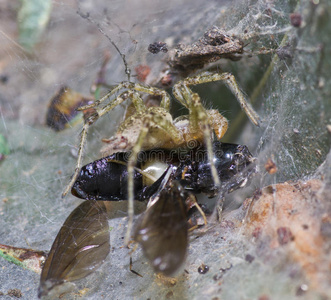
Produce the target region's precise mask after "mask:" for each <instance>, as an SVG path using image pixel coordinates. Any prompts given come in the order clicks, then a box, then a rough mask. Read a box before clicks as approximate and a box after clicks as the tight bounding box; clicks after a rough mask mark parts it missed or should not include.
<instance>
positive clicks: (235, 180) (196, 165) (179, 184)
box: [72, 141, 255, 275]
mask: <svg viewBox="0 0 331 300" xmlns="http://www.w3.org/2000/svg"><path fill="white" fill-rule="evenodd" d="M140 154H142V155H139V157H140V158H139V159H138V163H137V168H136V169H135V171H134V180H135V185H134V187H135V188H134V194H135V200H138V201H144V200H149V204H148V208H147V210H146V211H145V212H144V213H143V214H142V215H141V216H140V217H139V219H138V220H137V222H136V224H135V231H134V234H133V236H134V239H135V240H136V241H137V242H139V243H140V244H141V246H142V248H143V251H144V254H145V256H146V257H147V259H148V260H149V261H150V262H151V264H152V266H153V268H154V270H155V271H156V272H161V273H163V274H165V275H171V274H173V273H174V272H175V271H176V270H178V268H179V267H180V265H181V264H182V263H183V261H184V258H185V255H186V249H187V245H188V224H187V221H188V210H189V208H190V203H192V202H193V203H195V202H196V200H195V195H197V194H199V193H204V194H206V195H208V196H209V197H214V196H216V195H218V194H219V193H221V194H222V196H223V194H224V193H226V192H230V191H232V190H234V189H236V188H239V187H242V186H244V185H245V184H246V183H247V179H248V178H249V177H250V175H251V174H252V173H254V172H255V167H254V164H252V162H253V161H254V158H253V156H252V155H251V154H250V152H249V150H248V148H247V147H246V146H242V145H235V144H225V143H221V142H219V141H214V142H213V154H214V156H213V161H214V165H215V167H216V170H217V174H218V176H219V178H220V180H221V182H222V184H221V186H216V185H215V182H214V180H213V177H212V173H211V166H210V161H209V158H208V156H207V150H206V149H204V148H203V147H196V148H194V149H186V151H183V150H182V151H179V150H178V151H176V152H175V151H166V150H161V149H160V150H153V151H146V152H142V153H140ZM158 154H159V155H158ZM128 157H129V154H128V153H116V154H113V155H111V156H108V157H105V158H102V159H100V160H96V161H94V162H92V163H90V164H88V165H86V166H84V167H83V168H82V169H81V172H80V174H79V176H78V178H77V180H76V182H75V184H74V186H73V188H72V193H73V195H75V196H77V197H79V198H83V199H89V200H111V201H117V200H127V182H128V171H127V158H128ZM155 158H158V159H157V163H156V166H155V167H154V169H156V170H157V172H156V174H157V173H158V174H159V175H157V176H155V174H151V172H149V173H148V169H150V168H151V167H153V159H154V163H155ZM160 163H163V166H160ZM145 164H147V167H146V165H145ZM162 172H163V174H162ZM151 176H153V177H154V180H152V178H151Z"/></svg>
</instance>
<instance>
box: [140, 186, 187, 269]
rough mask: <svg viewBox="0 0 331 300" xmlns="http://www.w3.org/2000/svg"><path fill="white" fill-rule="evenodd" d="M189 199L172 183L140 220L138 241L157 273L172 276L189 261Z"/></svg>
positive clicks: (184, 192) (181, 188) (157, 195)
mask: <svg viewBox="0 0 331 300" xmlns="http://www.w3.org/2000/svg"><path fill="white" fill-rule="evenodd" d="M187 198H188V194H187V192H186V191H185V190H184V189H183V187H182V186H181V185H180V184H179V183H178V182H177V181H171V180H170V182H169V183H168V184H167V185H166V187H165V188H164V189H162V190H161V191H159V192H158V193H157V194H156V195H155V196H154V198H153V199H152V200H151V202H152V204H151V206H149V208H148V209H147V210H146V211H145V212H144V213H143V214H142V215H141V216H140V218H139V219H138V221H137V224H136V228H135V233H134V239H135V240H136V241H137V242H139V243H140V244H141V246H142V248H143V252H144V254H145V256H146V257H147V259H148V260H149V261H150V262H151V264H152V265H153V268H154V270H155V271H156V272H162V273H163V274H165V275H172V274H173V273H174V272H176V271H177V270H178V268H179V267H180V266H181V264H182V263H183V261H184V259H185V255H186V249H187V245H188V225H187V208H186V204H185V201H186V199H187Z"/></svg>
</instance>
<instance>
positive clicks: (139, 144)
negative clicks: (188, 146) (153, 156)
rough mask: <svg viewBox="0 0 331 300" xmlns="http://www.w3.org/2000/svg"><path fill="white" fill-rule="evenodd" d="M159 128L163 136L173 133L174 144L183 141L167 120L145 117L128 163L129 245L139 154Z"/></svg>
mask: <svg viewBox="0 0 331 300" xmlns="http://www.w3.org/2000/svg"><path fill="white" fill-rule="evenodd" d="M155 125H157V127H158V128H159V130H160V132H161V134H162V131H164V132H167V133H169V132H170V133H171V136H172V138H173V140H174V143H178V142H179V141H182V136H181V133H180V131H179V130H178V129H176V127H175V126H174V125H173V124H172V123H171V122H169V120H166V119H162V118H161V119H160V117H159V116H158V114H155V113H152V112H150V113H147V114H146V116H145V117H144V121H143V125H142V128H141V129H140V133H139V136H138V139H137V141H136V143H135V145H134V146H133V148H132V151H131V155H130V158H129V161H128V166H127V170H128V217H129V220H128V228H127V232H126V235H125V239H124V243H125V244H128V242H129V240H130V236H131V232H132V227H133V216H134V178H133V176H134V172H133V171H134V168H135V165H136V162H137V158H138V154H139V152H140V151H141V150H142V149H143V144H144V142H145V140H146V138H147V136H148V134H149V132H150V130H151V129H152V128H153V127H155Z"/></svg>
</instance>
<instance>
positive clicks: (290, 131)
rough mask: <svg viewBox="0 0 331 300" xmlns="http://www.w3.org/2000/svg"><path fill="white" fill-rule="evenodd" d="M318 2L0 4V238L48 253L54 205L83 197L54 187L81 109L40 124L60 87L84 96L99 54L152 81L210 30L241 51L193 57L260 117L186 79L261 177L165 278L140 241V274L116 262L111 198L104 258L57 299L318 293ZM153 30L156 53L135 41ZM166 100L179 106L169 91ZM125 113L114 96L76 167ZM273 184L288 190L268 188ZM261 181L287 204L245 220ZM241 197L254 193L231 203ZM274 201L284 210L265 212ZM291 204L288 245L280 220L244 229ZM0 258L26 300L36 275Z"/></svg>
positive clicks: (112, 65)
mask: <svg viewBox="0 0 331 300" xmlns="http://www.w3.org/2000/svg"><path fill="white" fill-rule="evenodd" d="M330 13H331V5H330V3H329V2H328V1H318V0H301V1H266V0H260V1H239V0H237V1H221V0H213V1H212V0H208V1H204V2H202V1H197V0H193V1H192V0H181V1H179V0H170V1H159V0H157V1H148V0H141V1H134V0H132V1H116V0H115V1H101V0H98V1H89V0H85V1H40V0H39V1H38V0H37V1H36V0H34V1H5V0H0V24H1V26H0V114H1V122H0V155H1V162H0V216H1V217H0V228H1V230H0V243H1V244H6V245H11V246H15V247H22V248H32V249H36V250H49V249H50V247H51V245H52V242H53V240H54V238H55V236H56V234H57V232H58V231H59V229H60V228H61V225H62V224H63V222H64V221H65V219H66V217H67V216H68V215H69V214H70V212H71V211H72V210H73V209H74V208H75V207H76V206H77V205H79V204H80V203H81V201H80V200H78V199H76V198H74V197H73V196H71V195H69V196H68V197H66V198H64V199H62V198H61V193H62V191H63V189H64V187H65V185H66V184H67V183H68V181H69V179H70V176H71V175H72V173H73V170H74V167H75V163H76V155H77V150H76V149H77V145H78V143H79V134H80V131H81V126H82V122H81V121H80V118H81V116H80V118H79V116H78V119H76V120H77V121H76V122H73V123H70V124H69V125H67V126H66V127H67V128H65V129H63V130H60V131H56V130H54V127H53V128H50V127H49V126H47V122H46V119H47V118H46V115H47V112H48V111H49V106H50V103H51V99H52V98H53V97H54V95H56V94H57V93H58V92H59V90H60V89H61V88H62V87H69V88H71V89H72V90H73V91H75V92H77V93H80V94H81V95H83V98H84V99H94V97H95V96H96V94H95V93H91V87H92V86H93V84H94V83H95V81H96V80H97V79H98V78H99V77H100V76H98V72H99V71H100V69H101V68H102V66H103V63H104V61H105V59H109V61H108V63H107V64H106V65H105V67H104V69H103V70H104V76H103V79H104V80H105V82H106V83H107V84H108V85H110V86H114V85H116V84H118V83H120V82H121V81H123V80H124V81H125V80H128V74H127V72H126V71H127V70H130V71H131V73H130V76H131V80H132V81H134V82H138V81H139V80H140V81H143V82H144V83H146V84H150V85H160V80H161V78H162V76H163V75H164V70H165V69H167V68H169V64H168V63H169V57H170V55H171V53H173V52H174V51H175V49H176V46H177V45H178V44H184V45H190V44H192V43H194V42H197V41H198V40H199V39H201V38H202V37H203V35H204V33H205V32H206V31H207V30H209V29H210V28H212V27H213V26H217V27H218V28H221V29H222V30H224V31H225V32H227V33H228V34H233V35H235V36H237V37H240V38H241V39H242V41H243V42H244V45H245V48H244V50H245V51H244V54H243V55H242V58H241V59H240V60H239V61H232V60H229V59H221V60H218V61H216V62H214V63H212V64H211V65H206V66H205V69H210V70H216V71H219V72H220V71H226V72H231V73H232V74H234V75H235V77H236V78H237V81H238V83H239V85H240V87H241V89H242V90H243V91H244V92H245V94H246V95H247V96H248V98H249V99H250V100H251V102H252V105H253V106H254V107H255V108H256V110H257V111H258V112H259V114H260V116H261V119H262V123H261V126H260V127H259V128H257V127H255V126H254V125H253V124H251V123H250V122H249V121H248V120H247V117H246V116H245V115H244V114H243V113H241V111H240V107H239V105H238V103H237V101H236V100H235V97H234V96H233V94H232V93H231V92H230V91H229V90H228V89H227V87H225V86H224V84H222V83H220V82H215V83H208V84H203V85H200V86H198V87H194V88H193V89H194V91H196V92H198V93H199V95H200V96H201V99H202V101H203V103H204V105H205V107H207V108H211V107H212V108H217V109H219V110H220V112H221V113H222V114H224V116H226V117H227V118H228V119H229V122H230V127H229V130H228V133H227V134H226V136H225V137H224V139H223V141H225V142H231V143H239V144H244V145H247V146H248V147H249V149H250V150H251V152H252V153H253V154H254V155H255V156H256V157H257V158H258V160H257V161H258V165H259V173H258V174H257V175H256V176H255V177H254V180H253V182H252V184H251V186H250V187H249V188H248V189H245V190H243V191H238V193H233V194H231V195H229V197H227V200H226V203H227V205H226V207H225V214H224V219H223V222H222V223H220V224H218V225H215V227H213V228H212V229H211V230H209V231H207V232H206V233H205V234H203V235H201V236H199V237H198V238H196V237H192V240H191V243H190V248H189V251H188V257H187V261H186V263H185V266H184V268H185V270H187V273H186V272H182V274H179V275H178V276H177V277H176V278H175V279H173V280H167V279H164V278H160V277H158V276H157V275H155V274H153V272H152V270H151V268H150V266H149V265H148V264H147V262H146V260H145V259H144V257H143V256H142V253H141V251H140V250H137V251H135V252H134V253H133V261H134V268H135V270H136V271H138V272H139V273H141V274H143V278H140V277H137V276H136V275H135V274H132V273H130V271H129V250H128V249H125V248H123V236H124V234H125V226H126V218H125V216H126V208H125V204H124V207H123V203H119V204H118V203H114V204H111V205H113V207H112V208H111V210H113V211H114V212H115V211H116V213H117V218H114V219H111V220H110V228H111V229H112V230H111V232H110V235H111V251H110V255H109V256H108V259H107V261H106V262H105V264H104V265H103V266H102V267H101V268H100V269H99V270H98V271H97V272H96V273H95V274H93V275H91V276H89V277H87V278H86V279H84V280H82V281H80V282H79V283H78V289H79V290H80V291H81V294H79V293H71V294H70V293H69V294H67V295H65V296H64V297H65V299H74V298H79V297H83V298H84V299H85V298H86V299H100V298H101V297H104V298H108V299H109V298H111V299H132V298H136V299H156V298H158V299H160V298H161V299H261V300H262V299H329V298H330V296H331V291H330V287H329V285H330V284H329V283H330V280H331V276H330V266H331V262H330V258H329V257H328V255H327V254H328V252H329V250H328V249H329V246H330V240H331V229H330V228H331V214H330V212H331V210H330V202H331V197H330V184H331V174H330V173H331V167H330V166H331V154H330V144H331V133H330V132H331V100H330V94H331V84H330V78H331V76H330V72H331V71H330V70H331V60H330V57H331V56H330V54H331V53H330V49H331V47H330V35H331V22H330ZM154 42H165V43H166V44H167V48H168V49H169V51H168V52H167V53H164V52H162V51H161V52H159V53H157V54H153V53H151V52H149V51H148V46H149V45H150V44H152V43H154ZM114 45H115V46H116V47H117V48H118V50H119V51H120V53H119V52H118V51H117V50H116V49H115V47H114ZM123 56H124V57H125V58H124V60H123ZM124 61H125V62H126V64H127V65H126V66H125V64H124ZM146 70H147V71H146ZM144 72H146V74H147V75H146V76H145V73H144ZM197 72H199V70H198V71H197ZM178 79H179V76H175V77H174V78H173V80H174V81H176V80H178ZM165 88H166V87H165ZM166 89H167V91H169V92H171V88H166ZM102 92H105V91H101V94H102ZM172 111H173V113H174V114H176V115H178V114H179V115H180V114H184V113H185V110H184V109H183V108H181V107H180V106H179V105H178V104H176V103H175V101H174V102H173V107H172ZM123 114H124V107H118V108H117V109H116V110H115V111H114V112H112V113H109V114H107V115H106V116H105V117H104V118H102V119H101V120H99V121H98V122H97V123H96V124H95V126H93V128H92V129H91V131H90V134H89V137H88V143H87V146H86V148H85V149H86V151H85V152H86V154H85V156H84V163H88V162H90V161H93V160H95V159H97V158H100V157H101V154H100V149H101V147H102V145H103V143H102V142H101V139H102V138H107V137H110V136H111V135H112V134H113V133H114V130H115V129H116V126H117V125H118V124H119V122H120V121H121V120H122V119H123ZM312 179H314V180H315V181H314V182H313V183H312V182H311V181H310V183H308V184H306V182H308V180H312ZM286 181H287V182H288V184H287V185H286V186H284V185H283V186H277V185H276V184H278V183H283V182H286ZM270 184H271V185H273V188H274V190H277V187H279V190H281V187H282V188H283V189H286V191H287V192H289V191H288V190H287V188H288V187H290V189H289V190H292V187H296V193H295V195H296V196H295V197H294V198H295V199H294V200H293V201H299V202H298V203H297V202H296V203H295V204H296V205H297V204H298V205H297V206H296V205H294V204H293V206H291V207H283V206H282V207H281V209H280V210H279V211H278V210H277V208H275V207H274V206H273V209H272V210H271V211H269V210H268V212H269V213H270V215H269V216H270V218H269V219H263V218H255V219H254V220H253V214H252V211H253V212H255V213H256V215H255V216H261V215H262V212H259V211H258V209H259V208H261V207H263V205H260V204H258V201H259V199H264V198H263V196H264V190H262V188H264V187H266V186H268V185H270ZM305 184H306V185H305ZM305 187H307V188H305ZM273 193H274V194H273ZM293 193H294V190H293ZM269 194H272V195H274V197H273V198H272V199H273V200H270V199H269V201H274V202H263V203H273V205H275V203H276V204H277V203H284V204H286V203H290V202H291V201H292V200H291V199H292V198H291V197H292V196H291V195H289V194H287V193H285V192H284V193H283V194H279V195H278V194H275V192H274V191H273V192H269ZM252 195H254V197H253V200H251V201H252V202H249V200H247V201H248V202H247V203H248V204H247V206H245V205H244V206H240V205H241V204H242V203H243V202H244V200H245V198H246V197H252ZM261 195H262V196H261ZM260 196H261V197H262V198H259V197H260ZM254 201H255V204H254ZM277 201H279V202H277ZM287 201H288V202H287ZM291 203H292V202H291ZM293 203H294V202H293ZM256 205H257V206H256ZM265 205H266V204H265ZM267 206H268V205H266V207H267ZM276 206H277V205H276ZM238 207H239V208H238ZM248 207H249V208H248ZM254 207H255V209H257V211H255V210H254ZM256 207H258V208H256ZM293 207H295V209H294V208H293ZM259 213H260V214H259ZM281 213H282V218H283V217H284V218H285V219H286V221H284V220H283V219H281V218H278V216H279V214H281ZM293 215H295V216H298V219H291V218H292V216H293ZM300 216H301V218H303V217H304V218H306V219H305V220H306V223H307V224H308V223H309V224H315V225H316V228H315V227H314V226H313V225H311V226H310V227H308V229H305V231H304V233H302V232H301V231H300V235H299V234H298V235H297V236H296V235H295V234H293V231H295V229H294V228H292V227H291V226H292V225H288V226H286V228H291V230H292V234H291V235H290V238H289V240H290V241H291V242H285V243H284V236H285V240H286V239H287V238H288V235H289V234H288V231H287V229H286V230H284V229H281V230H280V231H277V232H276V233H270V232H263V230H262V234H261V235H260V233H259V234H257V233H256V232H257V231H256V230H257V228H263V227H265V228H266V227H268V226H271V227H274V228H285V227H284V226H283V225H282V223H283V224H285V223H286V222H289V224H296V226H297V227H300V228H301V229H302V228H303V227H304V226H303V225H306V224H303V223H302V222H303V221H302V219H300ZM254 222H257V223H254ZM259 222H260V223H259ZM264 222H266V223H264ZM300 222H301V223H300ZM266 224H268V226H267V225H266ZM278 226H279V227H278ZM253 227H254V228H253ZM297 227H295V228H297ZM252 228H253V229H252ZM304 228H305V227H304ZM301 229H300V230H301ZM309 229H311V231H310V230H309ZM254 230H255V231H254ZM260 231H261V230H260ZM260 231H259V232H260ZM284 232H285V233H284ZM296 232H299V231H296ZM273 234H274V235H276V236H277V234H278V238H276V239H275V236H274V235H273ZM286 234H287V235H286ZM286 236H287V237H286ZM274 241H276V242H274ZM308 245H311V248H312V249H310V250H309V249H308ZM314 245H315V246H316V248H314V247H313V246H314ZM247 255H249V256H247ZM251 257H253V259H252V258H251ZM201 264H206V265H208V266H209V271H208V273H206V274H204V275H201V274H199V272H198V271H197V269H198V267H199V266H200V265H201ZM0 266H1V267H0V282H1V283H0V293H3V294H5V295H6V294H7V292H8V290H10V289H18V290H20V291H21V293H22V298H23V299H36V298H37V289H38V285H39V275H38V274H36V273H33V272H31V271H28V270H24V269H21V268H20V267H18V266H16V265H14V264H11V263H10V262H7V261H6V260H4V259H2V258H1V260H0ZM82 291H83V292H82ZM3 297H4V299H7V298H8V299H11V298H10V296H8V295H7V296H3Z"/></svg>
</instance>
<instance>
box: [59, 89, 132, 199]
mask: <svg viewBox="0 0 331 300" xmlns="http://www.w3.org/2000/svg"><path fill="white" fill-rule="evenodd" d="M131 96H132V93H128V92H124V93H122V94H121V95H119V96H118V97H117V98H115V99H114V100H113V101H111V102H109V103H108V104H107V105H105V106H104V107H102V108H99V109H94V111H93V113H91V114H90V115H89V116H88V117H87V118H85V119H84V126H83V129H82V132H81V135H80V142H79V146H78V154H77V162H76V166H75V172H74V174H73V176H72V178H71V180H70V182H69V183H68V185H67V186H66V188H65V190H64V191H63V193H62V197H65V196H66V195H67V194H68V193H69V191H70V190H71V188H72V187H73V185H74V183H75V181H76V179H77V177H78V175H79V171H80V169H81V167H82V162H83V152H84V146H85V143H86V139H87V132H88V129H89V128H90V126H91V125H93V124H94V123H95V122H96V121H97V120H98V119H99V118H100V117H102V116H103V115H105V114H106V113H108V112H109V111H111V110H112V109H113V108H115V107H116V106H118V105H120V104H121V103H122V102H124V101H125V100H126V99H127V98H128V97H131ZM105 97H106V96H105ZM84 107H86V106H84ZM80 109H81V108H80Z"/></svg>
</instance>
